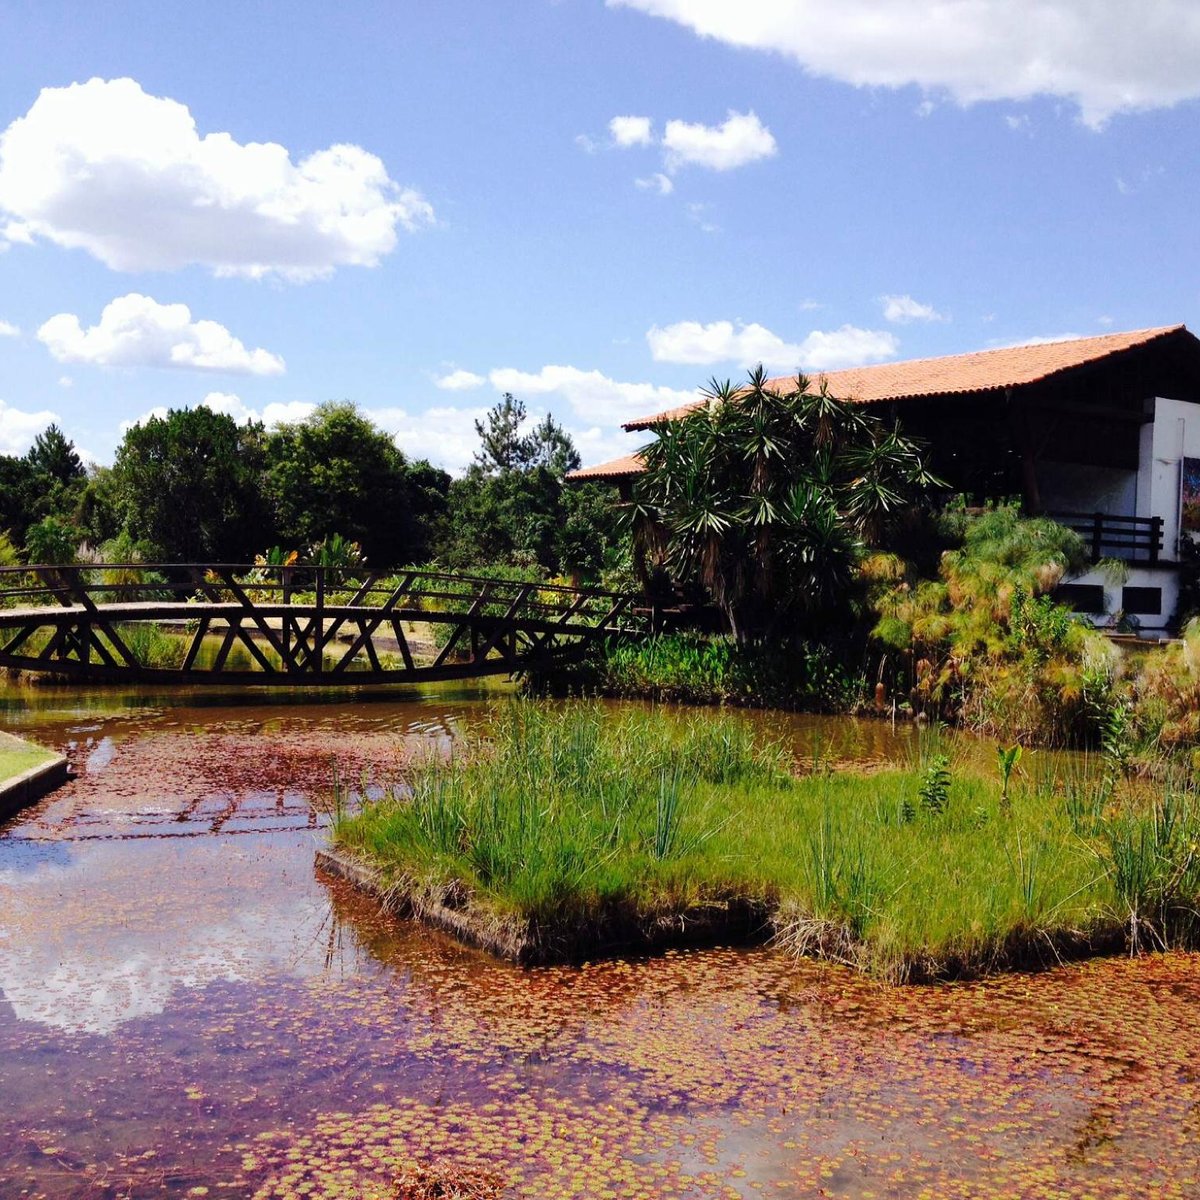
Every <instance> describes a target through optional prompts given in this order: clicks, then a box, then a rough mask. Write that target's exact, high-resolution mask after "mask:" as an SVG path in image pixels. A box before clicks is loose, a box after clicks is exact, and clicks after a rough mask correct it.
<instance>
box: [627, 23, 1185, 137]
mask: <svg viewBox="0 0 1200 1200" xmlns="http://www.w3.org/2000/svg"><path fill="white" fill-rule="evenodd" d="M608 3H609V4H610V5H612V6H624V7H628V8H636V9H640V10H641V11H642V12H645V13H650V14H652V15H654V16H658V17H665V18H667V19H669V20H673V21H676V22H678V23H679V24H681V25H685V26H687V27H688V28H690V29H692V30H694V31H695V32H696V33H698V34H700V35H701V36H703V37H711V38H716V39H718V40H720V41H723V42H726V43H728V44H730V45H733V46H741V47H747V48H753V49H757V50H766V51H770V52H772V53H776V54H782V55H786V56H787V57H789V58H792V59H794V60H795V61H797V62H798V63H800V64H801V65H802V66H803V67H805V68H806V69H807V70H809V71H811V72H813V73H814V74H817V75H823V76H826V77H829V78H832V79H837V80H840V81H842V82H844V83H849V84H853V85H855V86H860V87H862V86H868V87H904V86H906V85H916V86H917V87H921V88H924V89H926V90H927V91H930V92H933V93H946V94H948V95H949V96H951V97H952V98H953V99H954V100H956V101H957V102H958V103H960V104H973V103H976V102H978V101H981V100H1029V99H1031V98H1032V97H1034V96H1055V97H1060V98H1063V99H1067V100H1070V101H1072V102H1073V103H1074V104H1076V105H1078V107H1079V111H1080V115H1081V118H1082V120H1083V121H1084V122H1085V123H1086V124H1087V125H1090V126H1092V127H1093V128H1099V127H1100V126H1102V125H1103V124H1104V122H1105V121H1106V120H1107V119H1108V118H1109V117H1111V116H1113V115H1114V114H1115V113H1124V112H1138V111H1142V110H1146V109H1153V108H1162V107H1168V106H1170V105H1173V104H1177V103H1179V102H1180V101H1182V100H1188V99H1192V98H1195V97H1197V96H1200V71H1197V68H1196V63H1197V61H1198V60H1200V7H1197V5H1196V4H1195V3H1194V2H1193V0H1143V2H1142V3H1139V4H1130V3H1129V2H1128V0H1090V2H1089V3H1080V2H1079V0H1026V2H1025V3H1020V4H1017V3H1013V0H742V2H741V3H739V4H729V3H727V2H726V0H608Z"/></svg>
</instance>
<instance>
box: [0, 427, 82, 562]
mask: <svg viewBox="0 0 1200 1200" xmlns="http://www.w3.org/2000/svg"><path fill="white" fill-rule="evenodd" d="M86 485H87V472H86V470H85V469H84V466H83V462H82V460H81V459H80V457H79V454H78V453H77V452H76V450H75V447H74V445H73V444H72V442H71V441H70V440H69V439H68V438H67V437H66V435H65V434H64V433H63V432H62V430H61V429H59V427H58V426H57V425H50V426H48V427H47V428H46V429H45V430H44V431H43V432H42V433H40V434H38V436H37V437H36V438H35V439H34V443H33V446H32V447H31V448H30V450H29V452H28V453H27V454H25V455H23V456H21V457H19V458H18V457H14V456H11V455H0V529H7V530H8V531H10V532H11V534H12V535H13V536H14V537H15V538H17V539H18V540H19V541H21V542H25V541H26V539H27V536H28V530H29V528H30V527H31V526H32V525H34V524H35V523H38V522H41V521H44V520H46V519H47V518H54V520H55V521H56V522H57V523H58V524H59V525H72V526H74V525H77V524H78V521H77V509H78V506H79V500H80V497H81V495H82V494H83V491H84V489H85V487H86ZM71 536H72V537H73V540H74V542H75V543H78V542H79V541H80V540H81V537H82V532H81V531H76V532H75V533H73V534H72V535H71Z"/></svg>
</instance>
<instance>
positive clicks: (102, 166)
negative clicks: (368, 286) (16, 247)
mask: <svg viewBox="0 0 1200 1200" xmlns="http://www.w3.org/2000/svg"><path fill="white" fill-rule="evenodd" d="M5 214H7V216H8V219H7V220H5ZM432 220H433V209H432V208H431V207H430V205H429V203H428V202H427V201H426V200H425V199H424V197H422V196H421V195H420V193H419V192H416V191H413V190H412V189H410V188H402V187H400V186H399V185H398V184H396V183H395V182H394V181H393V180H392V179H391V178H390V177H389V176H388V173H387V169H386V168H385V167H384V164H383V162H382V161H381V160H380V159H379V158H377V157H376V156H375V155H374V154H370V153H368V152H367V151H366V150H364V149H362V148H361V147H359V146H354V145H348V144H339V145H334V146H330V147H328V148H327V149H324V150H318V151H316V152H315V153H313V154H310V155H308V157H306V158H303V159H301V160H300V161H298V162H293V161H292V158H291V155H290V153H289V151H288V150H287V149H286V148H285V147H283V146H280V145H278V144H276V143H273V142H248V143H245V144H242V143H239V142H237V141H235V140H234V139H233V138H232V137H231V136H230V135H229V134H228V133H208V134H205V135H203V136H201V135H200V133H199V131H198V130H197V129H196V123H195V121H194V119H193V118H192V115H191V113H190V112H189V110H188V109H187V107H186V106H185V105H183V104H180V103H178V102H177V101H175V100H171V99H167V98H165V97H158V96H151V95H148V94H147V93H146V92H144V91H143V90H142V88H141V86H140V85H139V84H138V83H137V82H136V81H134V80H132V79H114V80H104V79H92V80H90V81H89V82H87V83H82V84H81V83H76V84H72V85H71V86H69V87H62V88H43V89H42V91H41V93H40V94H39V96H38V98H37V100H35V101H34V103H33V106H32V107H31V108H30V109H29V111H28V112H27V113H26V114H25V116H23V117H19V118H18V119H17V120H15V121H13V122H12V124H11V125H9V126H8V128H7V129H6V130H5V131H4V132H3V134H0V244H2V243H3V240H4V239H5V238H7V240H8V241H11V242H25V243H29V242H33V241H36V240H37V239H39V238H44V239H46V240H48V241H51V242H54V243H56V244H57V245H60V246H65V247H69V248H81V249H83V250H86V251H87V252H88V253H89V254H91V255H93V256H94V257H95V258H98V259H99V260H100V261H101V262H103V263H104V264H105V265H106V266H108V267H111V268H112V269H113V270H117V271H147V270H171V269H174V268H178V267H183V266H186V265H189V264H199V265H201V266H204V267H208V268H209V269H210V270H212V271H213V272H214V273H215V274H217V275H241V276H248V277H250V278H255V279H257V278H261V277H263V276H266V275H277V276H279V277H282V278H284V279H289V280H292V281H303V280H307V279H313V278H318V277H321V276H325V275H328V274H330V273H331V272H332V271H333V270H334V269H336V268H337V267H341V266H366V267H373V266H375V265H376V264H377V263H378V262H379V260H380V259H381V258H382V257H383V256H384V255H386V254H389V253H390V252H391V251H392V250H393V249H394V248H395V245H396V235H397V229H398V228H404V229H408V230H414V229H417V228H418V227H420V226H422V225H426V224H429V223H430V222H432Z"/></svg>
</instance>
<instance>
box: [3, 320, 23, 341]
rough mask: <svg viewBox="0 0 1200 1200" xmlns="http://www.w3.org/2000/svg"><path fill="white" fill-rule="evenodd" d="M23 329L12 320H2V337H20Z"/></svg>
mask: <svg viewBox="0 0 1200 1200" xmlns="http://www.w3.org/2000/svg"><path fill="white" fill-rule="evenodd" d="M20 336H21V331H20V330H19V329H18V328H17V327H16V326H15V325H14V324H13V323H12V322H11V321H0V337H7V338H15V337H20Z"/></svg>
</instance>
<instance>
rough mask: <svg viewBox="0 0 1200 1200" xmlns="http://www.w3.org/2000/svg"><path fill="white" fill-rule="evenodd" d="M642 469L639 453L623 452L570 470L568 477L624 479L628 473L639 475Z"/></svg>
mask: <svg viewBox="0 0 1200 1200" xmlns="http://www.w3.org/2000/svg"><path fill="white" fill-rule="evenodd" d="M642 470H643V465H642V456H641V455H640V454H624V455H622V456H621V457H620V458H613V459H610V460H609V461H608V462H603V463H599V464H598V465H597V466H594V467H581V468H580V469H579V470H578V471H571V472H570V473H569V474H568V475H567V478H568V479H624V478H625V477H626V476H629V475H640V474H641V473H642Z"/></svg>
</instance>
